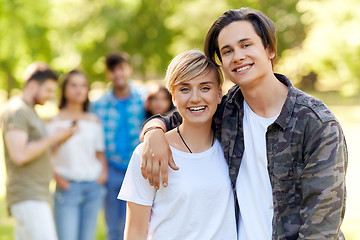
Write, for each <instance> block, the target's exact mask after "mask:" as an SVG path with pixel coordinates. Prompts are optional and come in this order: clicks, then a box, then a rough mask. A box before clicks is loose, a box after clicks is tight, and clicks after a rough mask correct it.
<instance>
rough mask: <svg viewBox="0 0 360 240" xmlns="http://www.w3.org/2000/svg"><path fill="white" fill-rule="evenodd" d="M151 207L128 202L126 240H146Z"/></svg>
mask: <svg viewBox="0 0 360 240" xmlns="http://www.w3.org/2000/svg"><path fill="white" fill-rule="evenodd" d="M150 213H151V206H144V205H140V204H136V203H133V202H127V207H126V222H125V231H124V239H125V240H146V237H147V233H148V225H149V220H150Z"/></svg>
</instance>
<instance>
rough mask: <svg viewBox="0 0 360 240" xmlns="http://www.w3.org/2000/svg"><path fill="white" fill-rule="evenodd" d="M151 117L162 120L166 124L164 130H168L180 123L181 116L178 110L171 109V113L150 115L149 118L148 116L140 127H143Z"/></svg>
mask: <svg viewBox="0 0 360 240" xmlns="http://www.w3.org/2000/svg"><path fill="white" fill-rule="evenodd" d="M151 119H160V120H161V121H163V123H164V124H165V126H166V131H170V130H171V129H174V128H176V127H177V126H178V125H179V124H181V123H182V117H181V115H180V114H179V112H178V111H173V112H172V113H170V114H169V115H167V116H162V115H160V114H157V115H154V116H151V117H150V118H148V119H147V120H146V121H145V122H144V124H143V125H142V127H144V125H145V124H146V123H147V122H148V121H150V120H151Z"/></svg>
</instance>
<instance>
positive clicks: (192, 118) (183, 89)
mask: <svg viewBox="0 0 360 240" xmlns="http://www.w3.org/2000/svg"><path fill="white" fill-rule="evenodd" d="M221 97H222V91H221V88H220V86H219V82H218V80H217V79H216V77H215V73H214V71H210V72H208V73H207V74H206V75H203V76H199V77H197V78H194V79H191V80H189V81H184V82H181V83H179V84H177V85H176V86H175V87H174V90H173V100H174V104H175V106H176V107H177V110H178V111H179V113H180V115H181V116H182V117H183V120H184V123H185V122H191V123H194V124H205V123H209V122H210V123H211V121H212V117H213V115H214V113H215V111H216V109H217V105H218V104H219V103H220V102H221Z"/></svg>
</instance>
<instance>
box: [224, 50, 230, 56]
mask: <svg viewBox="0 0 360 240" xmlns="http://www.w3.org/2000/svg"><path fill="white" fill-rule="evenodd" d="M231 52H232V51H231V50H226V51H224V52H223V55H227V54H230V53H231Z"/></svg>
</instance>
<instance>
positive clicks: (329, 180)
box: [299, 121, 348, 239]
mask: <svg viewBox="0 0 360 240" xmlns="http://www.w3.org/2000/svg"><path fill="white" fill-rule="evenodd" d="M347 158H348V154H347V147H346V142H345V137H344V135H343V132H342V129H341V127H340V125H339V123H338V122H336V121H328V122H325V123H323V124H322V125H321V126H320V127H316V128H314V130H313V131H312V133H311V134H310V135H309V137H308V138H306V139H305V146H304V163H305V168H304V171H303V173H302V176H301V189H302V190H301V191H302V195H303V200H302V204H301V209H300V215H301V218H302V226H301V227H300V229H299V239H339V238H340V239H341V236H342V233H341V231H340V225H341V223H342V221H343V218H344V213H345V200H346V189H345V174H346V168H347V161H348V159H347Z"/></svg>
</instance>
